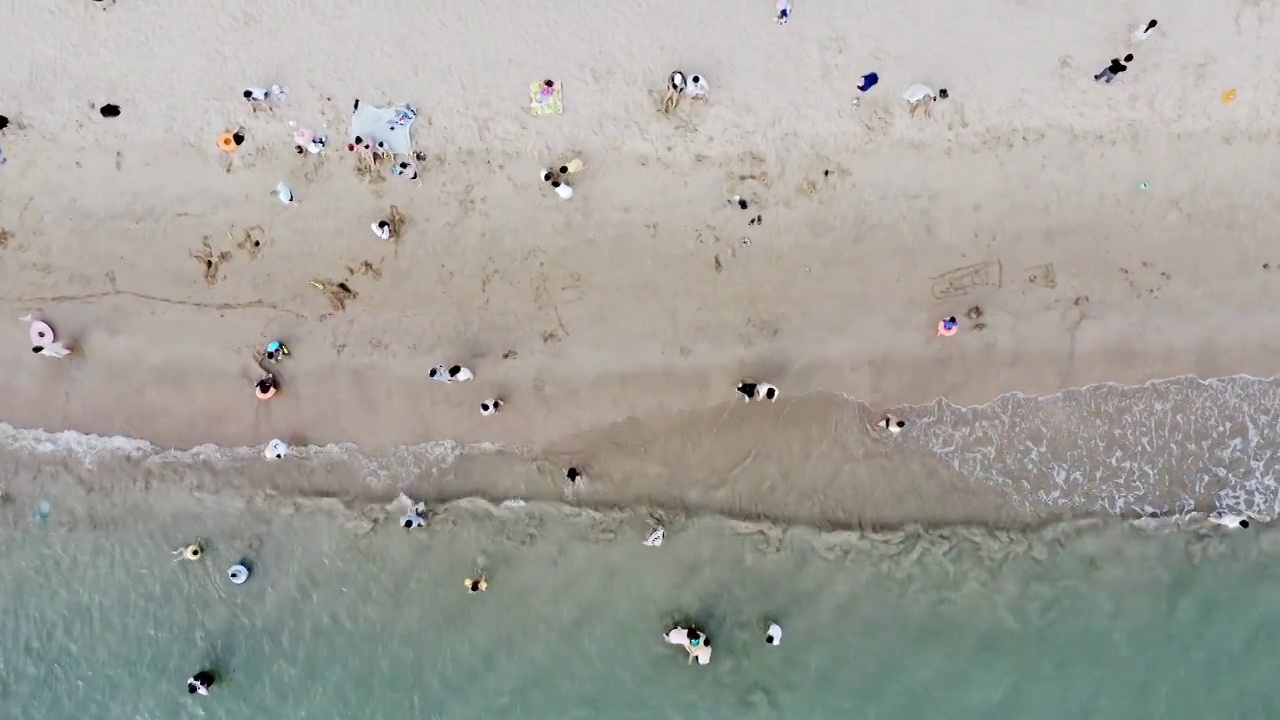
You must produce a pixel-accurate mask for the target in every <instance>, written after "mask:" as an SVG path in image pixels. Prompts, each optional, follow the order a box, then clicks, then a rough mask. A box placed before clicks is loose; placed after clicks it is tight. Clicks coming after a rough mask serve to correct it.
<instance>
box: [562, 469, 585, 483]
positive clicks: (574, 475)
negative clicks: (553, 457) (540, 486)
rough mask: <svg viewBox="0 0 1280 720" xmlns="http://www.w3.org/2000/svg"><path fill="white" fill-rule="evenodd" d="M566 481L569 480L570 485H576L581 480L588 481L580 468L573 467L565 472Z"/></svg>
mask: <svg viewBox="0 0 1280 720" xmlns="http://www.w3.org/2000/svg"><path fill="white" fill-rule="evenodd" d="M564 479H565V480H567V481H568V482H569V484H570V485H576V484H577V483H578V481H579V480H586V479H587V476H586V475H583V474H582V471H581V470H579V469H578V468H576V467H571V468H569V469H568V470H565V471H564Z"/></svg>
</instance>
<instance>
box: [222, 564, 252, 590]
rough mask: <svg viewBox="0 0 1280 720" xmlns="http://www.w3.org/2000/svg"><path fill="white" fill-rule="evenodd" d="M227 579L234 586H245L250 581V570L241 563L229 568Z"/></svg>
mask: <svg viewBox="0 0 1280 720" xmlns="http://www.w3.org/2000/svg"><path fill="white" fill-rule="evenodd" d="M227 579H228V580H230V581H231V584H232V585H243V584H245V581H247V580H248V579H249V568H247V567H245V566H244V565H241V564H239V563H237V564H235V565H232V566H231V567H229V568H227Z"/></svg>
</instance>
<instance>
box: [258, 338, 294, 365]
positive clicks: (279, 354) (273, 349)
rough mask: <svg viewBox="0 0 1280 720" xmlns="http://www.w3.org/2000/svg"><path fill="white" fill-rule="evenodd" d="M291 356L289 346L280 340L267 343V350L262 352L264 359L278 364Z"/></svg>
mask: <svg viewBox="0 0 1280 720" xmlns="http://www.w3.org/2000/svg"><path fill="white" fill-rule="evenodd" d="M288 356H289V346H287V345H285V344H284V343H282V342H280V341H279V340H272V341H271V342H269V343H267V349H266V350H264V351H262V357H263V359H264V360H266V361H267V362H271V363H278V362H280V361H281V360H282V359H284V358H286V357H288Z"/></svg>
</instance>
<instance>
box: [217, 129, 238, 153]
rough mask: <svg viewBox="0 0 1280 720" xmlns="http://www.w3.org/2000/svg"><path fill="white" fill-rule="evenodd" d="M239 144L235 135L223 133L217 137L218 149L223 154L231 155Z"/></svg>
mask: <svg viewBox="0 0 1280 720" xmlns="http://www.w3.org/2000/svg"><path fill="white" fill-rule="evenodd" d="M239 147H240V143H238V142H236V134H235V133H229V132H224V133H222V134H221V135H219V136H218V149H219V150H221V151H222V152H225V153H233V152H235V151H236V148H239Z"/></svg>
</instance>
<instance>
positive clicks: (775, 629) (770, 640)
mask: <svg viewBox="0 0 1280 720" xmlns="http://www.w3.org/2000/svg"><path fill="white" fill-rule="evenodd" d="M764 642H765V644H766V645H772V646H773V647H778V646H779V645H781V644H782V626H781V625H779V624H778V623H776V622H771V623H769V629H768V630H765V633H764Z"/></svg>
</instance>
